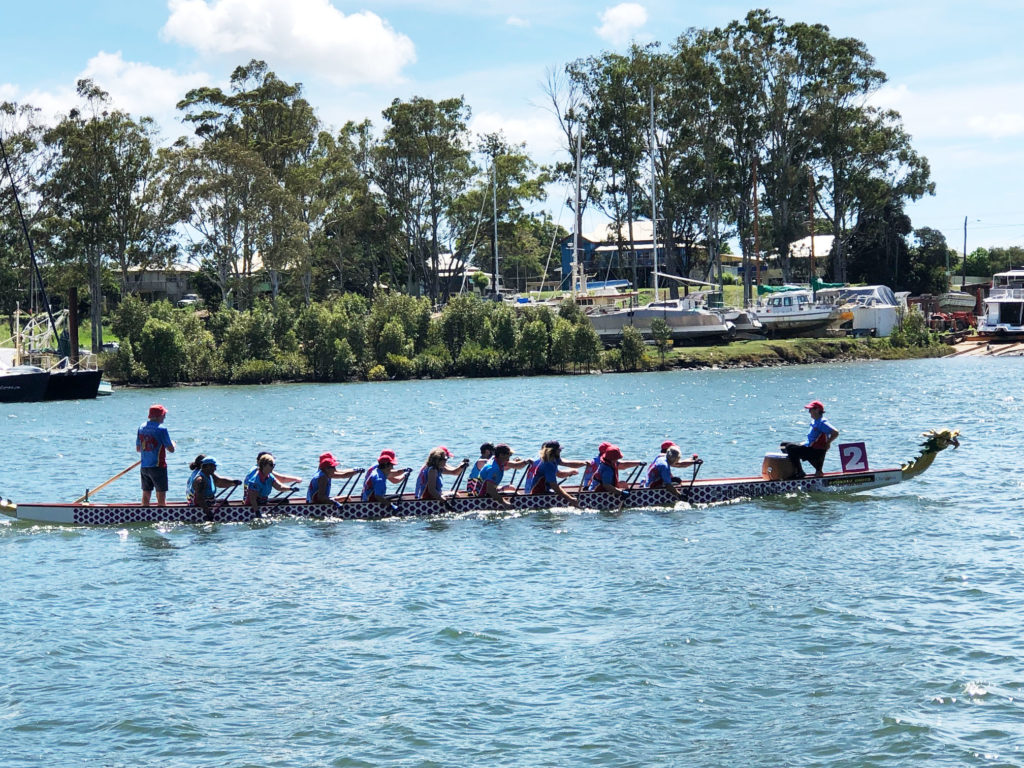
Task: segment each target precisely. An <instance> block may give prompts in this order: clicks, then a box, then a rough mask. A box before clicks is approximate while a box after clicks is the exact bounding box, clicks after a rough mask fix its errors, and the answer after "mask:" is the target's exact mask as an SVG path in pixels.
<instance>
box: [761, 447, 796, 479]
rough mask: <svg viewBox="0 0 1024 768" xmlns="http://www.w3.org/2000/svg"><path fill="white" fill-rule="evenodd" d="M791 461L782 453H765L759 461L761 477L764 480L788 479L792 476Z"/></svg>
mask: <svg viewBox="0 0 1024 768" xmlns="http://www.w3.org/2000/svg"><path fill="white" fill-rule="evenodd" d="M793 473H794V469H793V462H792V461H790V460H789V457H788V456H787V455H786V454H784V453H766V454H765V455H764V461H763V462H761V477H763V478H764V479H765V480H789V479H790V478H791V477H793Z"/></svg>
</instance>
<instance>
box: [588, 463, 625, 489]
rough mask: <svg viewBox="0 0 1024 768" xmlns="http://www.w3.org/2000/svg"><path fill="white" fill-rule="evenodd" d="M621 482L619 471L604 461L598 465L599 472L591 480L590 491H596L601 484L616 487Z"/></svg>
mask: <svg viewBox="0 0 1024 768" xmlns="http://www.w3.org/2000/svg"><path fill="white" fill-rule="evenodd" d="M618 482H619V470H618V469H616V468H615V467H613V466H611V465H610V464H605V463H604V462H603V461H602V462H601V463H600V464H598V465H597V471H596V472H595V473H594V477H593V478H591V480H590V490H592V491H596V490H597V489H598V488H600V487H601V484H602V483H603V484H605V485H611V486H614V485H616V484H617V483H618Z"/></svg>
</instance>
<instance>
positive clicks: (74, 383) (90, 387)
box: [43, 368, 103, 400]
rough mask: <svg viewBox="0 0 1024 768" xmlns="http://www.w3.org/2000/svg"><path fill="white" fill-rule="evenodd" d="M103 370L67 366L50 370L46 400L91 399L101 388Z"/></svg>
mask: <svg viewBox="0 0 1024 768" xmlns="http://www.w3.org/2000/svg"><path fill="white" fill-rule="evenodd" d="M102 375H103V371H101V370H98V369H97V370H91V371H87V370H79V369H75V368H65V369H57V370H53V371H50V379H49V381H48V382H47V383H46V394H45V395H44V397H43V399H44V400H91V399H93V398H94V397H96V393H97V392H98V391H99V388H100V378H101V377H102Z"/></svg>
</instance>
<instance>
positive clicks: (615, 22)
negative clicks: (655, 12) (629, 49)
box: [595, 3, 647, 45]
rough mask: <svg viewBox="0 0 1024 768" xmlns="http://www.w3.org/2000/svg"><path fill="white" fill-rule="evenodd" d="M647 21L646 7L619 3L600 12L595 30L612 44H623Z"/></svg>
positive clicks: (637, 4)
mask: <svg viewBox="0 0 1024 768" xmlns="http://www.w3.org/2000/svg"><path fill="white" fill-rule="evenodd" d="M646 23H647V9H646V8H644V7H643V6H642V5H640V4H639V3H619V4H618V5H615V6H612V7H611V8H609V9H608V10H606V11H605V12H604V13H602V14H601V26H600V27H596V28H595V31H596V32H597V34H598V36H599V37H600V38H602V39H603V40H607V41H608V42H609V43H611V44H612V45H625V44H626V43H628V42H629V41H630V40H632V39H633V38H634V37H635V36H636V33H637V32H638V31H639V30H640V28H641V27H643V25H644V24H646Z"/></svg>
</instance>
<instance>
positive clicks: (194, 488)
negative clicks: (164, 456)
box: [185, 453, 242, 509]
mask: <svg viewBox="0 0 1024 768" xmlns="http://www.w3.org/2000/svg"><path fill="white" fill-rule="evenodd" d="M188 468H189V469H191V470H192V475H191V476H190V477H189V479H188V488H187V492H186V495H185V500H186V501H187V502H188V503H189V504H191V505H192V506H194V507H202V508H203V509H209V508H210V504H212V503H213V498H214V496H216V495H217V489H218V488H231V487H232V486H238V485H241V484H242V481H241V480H232V479H231V478H229V477H221V476H220V475H218V474H217V460H216V459H215V458H213V457H212V456H204V455H203V454H201V453H200V454H199V455H198V456H196V460H195V461H193V462H192V463H191V464H189V465H188Z"/></svg>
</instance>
